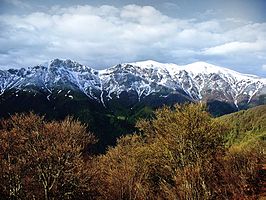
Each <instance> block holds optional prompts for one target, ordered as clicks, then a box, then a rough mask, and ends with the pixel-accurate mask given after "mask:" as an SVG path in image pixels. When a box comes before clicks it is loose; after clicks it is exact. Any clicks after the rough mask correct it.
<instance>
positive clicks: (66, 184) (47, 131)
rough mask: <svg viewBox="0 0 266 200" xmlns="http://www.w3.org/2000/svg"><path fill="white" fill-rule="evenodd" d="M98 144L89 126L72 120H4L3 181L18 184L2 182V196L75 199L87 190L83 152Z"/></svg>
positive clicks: (33, 117) (30, 117)
mask: <svg viewBox="0 0 266 200" xmlns="http://www.w3.org/2000/svg"><path fill="white" fill-rule="evenodd" d="M95 142H96V139H95V137H94V136H93V135H92V134H90V133H87V131H86V126H84V125H83V124H81V123H80V122H78V121H76V120H74V119H73V118H69V117H68V118H66V119H65V120H63V121H61V122H56V121H51V122H47V121H45V120H44V117H40V116H37V115H34V114H32V113H30V114H28V115H26V114H22V115H18V114H16V115H14V116H11V118H10V119H7V120H2V121H1V130H0V143H1V147H2V148H1V152H0V156H1V168H2V172H1V179H3V180H6V179H7V178H8V179H12V180H16V184H14V182H13V184H6V183H7V182H4V181H1V186H2V187H1V190H2V193H4V194H5V195H6V196H8V197H9V198H10V199H12V198H15V199H19V198H26V197H24V196H21V195H22V194H28V195H27V197H28V198H37V199H45V200H48V199H54V198H55V197H56V199H66V198H72V197H73V196H74V195H76V193H77V192H79V191H80V192H82V189H87V185H84V184H86V179H87V177H86V176H84V172H85V171H87V169H86V168H85V166H86V167H88V165H87V164H85V161H84V159H83V155H82V153H83V151H84V148H85V147H86V146H87V145H92V144H94V143H95ZM6 174H8V176H6ZM11 174H14V175H15V176H16V178H14V177H12V176H11ZM81 174H83V175H82V176H81ZM9 182H10V181H9ZM11 182H12V181H11ZM8 191H9V192H8ZM40 191H42V192H40Z"/></svg>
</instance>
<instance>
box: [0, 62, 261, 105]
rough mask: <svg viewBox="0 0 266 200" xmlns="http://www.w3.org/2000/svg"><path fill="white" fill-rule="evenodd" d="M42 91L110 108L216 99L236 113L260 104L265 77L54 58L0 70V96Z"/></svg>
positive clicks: (203, 66)
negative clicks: (93, 64)
mask: <svg viewBox="0 0 266 200" xmlns="http://www.w3.org/2000/svg"><path fill="white" fill-rule="evenodd" d="M10 91H12V94H13V95H14V96H16V95H19V92H21V91H23V92H27V93H30V94H32V95H33V96H34V95H36V94H37V93H40V92H42V93H43V94H45V95H46V98H47V99H48V100H50V98H57V95H59V94H60V93H63V92H64V96H65V98H68V99H74V98H75V95H74V94H73V91H74V93H75V94H76V93H77V92H78V93H82V94H84V95H86V96H87V97H88V98H90V99H91V100H95V101H97V102H99V103H101V104H102V105H103V106H110V102H112V101H118V102H119V101H120V103H122V102H123V101H124V99H127V101H129V102H130V103H129V104H130V106H132V105H134V104H136V103H138V102H154V101H155V100H154V99H157V101H159V102H167V101H171V102H172V103H175V102H183V101H193V102H197V101H219V102H225V103H228V104H230V105H232V106H233V107H235V108H236V109H238V108H239V109H241V108H244V107H247V106H248V105H251V104H254V103H256V102H258V101H259V102H260V104H261V103H262V104H263V103H265V96H264V95H265V94H266V79H265V78H260V77H257V76H254V75H247V74H241V73H238V72H235V71H232V70H229V69H226V68H222V67H219V66H215V65H211V64H208V63H205V62H196V63H192V64H189V65H185V66H178V65H175V64H168V63H158V62H155V61H143V62H136V63H125V64H118V65H116V66H114V67H111V68H108V69H105V70H94V69H92V68H90V67H87V66H84V65H81V64H79V63H77V62H73V61H71V60H59V59H54V60H52V61H50V62H48V63H46V64H44V65H39V66H35V67H30V68H27V69H24V68H21V69H9V70H0V98H3V97H4V96H5V94H6V93H9V95H10Z"/></svg>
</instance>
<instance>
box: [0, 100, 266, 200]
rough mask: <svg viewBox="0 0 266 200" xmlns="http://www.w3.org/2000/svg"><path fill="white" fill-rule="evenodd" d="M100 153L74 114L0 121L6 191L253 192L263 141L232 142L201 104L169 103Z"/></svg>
mask: <svg viewBox="0 0 266 200" xmlns="http://www.w3.org/2000/svg"><path fill="white" fill-rule="evenodd" d="M136 126H137V128H138V130H139V132H138V133H135V134H132V135H126V136H124V137H122V138H120V139H119V140H118V141H117V145H116V146H115V147H110V148H109V149H108V150H107V152H106V153H105V154H103V155H98V156H92V155H90V154H89V153H88V152H86V151H85V150H86V149H88V147H89V146H91V145H93V144H94V143H95V142H96V139H95V138H94V136H93V135H92V134H90V133H88V132H87V131H86V128H87V127H86V126H84V125H83V124H81V123H80V122H78V121H76V120H73V119H72V118H66V119H65V120H63V121H59V122H55V121H52V122H48V121H45V120H44V118H43V117H39V116H37V115H34V114H29V115H14V116H12V117H11V118H10V119H7V120H2V121H1V127H0V159H1V160H0V167H1V171H0V195H1V197H3V198H1V199H45V200H48V199H106V200H107V199H108V200H112V199H113V200H119V199H121V200H122V199H125V200H127V199H128V200H133V199H136V200H138V199H139V200H142V199H169V200H170V199H184V200H187V199H252V198H255V197H256V192H257V185H258V180H257V177H258V176H257V171H258V165H257V164H258V163H259V162H260V158H261V157H262V155H261V152H262V149H261V148H257V147H252V148H251V147H250V148H248V147H246V148H245V149H241V148H239V147H238V146H234V145H231V146H227V145H225V144H226V135H227V134H228V133H230V126H228V124H224V123H223V122H221V121H219V120H216V119H214V118H212V117H211V116H210V115H209V114H208V113H207V112H206V107H205V105H203V104H185V105H182V106H181V105H176V106H174V107H173V108H169V107H164V108H162V109H159V110H157V111H156V112H155V117H154V118H153V119H151V120H145V119H144V120H140V121H139V122H138V123H137V125H136Z"/></svg>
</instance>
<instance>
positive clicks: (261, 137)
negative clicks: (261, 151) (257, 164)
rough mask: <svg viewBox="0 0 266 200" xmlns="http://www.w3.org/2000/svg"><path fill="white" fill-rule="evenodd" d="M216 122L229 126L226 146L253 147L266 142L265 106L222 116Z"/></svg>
mask: <svg viewBox="0 0 266 200" xmlns="http://www.w3.org/2000/svg"><path fill="white" fill-rule="evenodd" d="M218 120H221V121H223V122H225V123H227V124H229V125H230V126H231V129H232V131H231V133H230V135H229V136H228V145H231V144H238V145H240V146H246V145H255V144H256V142H265V140H266V105H261V106H257V107H254V108H250V109H248V110H241V111H239V112H236V113H231V114H228V115H224V116H221V117H219V118H218Z"/></svg>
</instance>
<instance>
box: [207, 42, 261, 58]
mask: <svg viewBox="0 0 266 200" xmlns="http://www.w3.org/2000/svg"><path fill="white" fill-rule="evenodd" d="M265 49H266V42H265V41H256V42H229V43H225V44H222V45H218V46H215V47H210V48H207V49H206V50H205V51H204V53H205V54H208V55H227V54H231V53H237V54H240V53H249V52H256V51H263V50H265Z"/></svg>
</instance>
